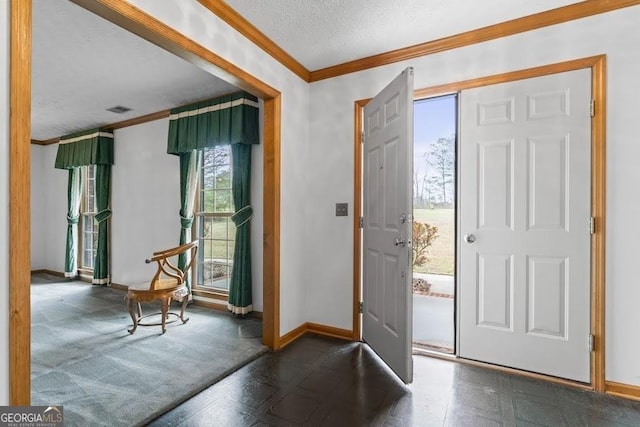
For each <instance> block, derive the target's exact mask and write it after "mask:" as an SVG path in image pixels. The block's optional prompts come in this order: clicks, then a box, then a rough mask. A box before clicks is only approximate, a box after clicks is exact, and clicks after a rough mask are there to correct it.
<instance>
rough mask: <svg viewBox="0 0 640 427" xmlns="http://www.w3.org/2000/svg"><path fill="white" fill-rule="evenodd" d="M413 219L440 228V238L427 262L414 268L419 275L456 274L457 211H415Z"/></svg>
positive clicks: (429, 253)
mask: <svg viewBox="0 0 640 427" xmlns="http://www.w3.org/2000/svg"><path fill="white" fill-rule="evenodd" d="M413 219H414V220H416V221H418V222H422V223H427V224H429V225H435V226H436V227H438V237H437V238H436V239H435V240H434V242H433V245H432V246H431V247H430V248H429V249H428V250H427V262H425V263H424V265H422V266H420V267H414V268H413V271H414V272H417V273H429V274H445V275H453V274H454V265H455V264H454V262H455V244H454V242H455V240H454V239H455V211H454V210H453V209H438V208H436V209H414V210H413Z"/></svg>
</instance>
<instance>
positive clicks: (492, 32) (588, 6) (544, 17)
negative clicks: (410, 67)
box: [309, 0, 640, 82]
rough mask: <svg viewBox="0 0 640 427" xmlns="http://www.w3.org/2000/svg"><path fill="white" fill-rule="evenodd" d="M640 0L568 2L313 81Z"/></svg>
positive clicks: (333, 70) (322, 73)
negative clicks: (564, 4)
mask: <svg viewBox="0 0 640 427" xmlns="http://www.w3.org/2000/svg"><path fill="white" fill-rule="evenodd" d="M638 4H640V0H589V1H581V2H578V3H574V4H570V5H568V6H563V7H559V8H556V9H551V10H548V11H544V12H540V13H536V14H533V15H528V16H525V17H522V18H518V19H512V20H510V21H505V22H501V23H498V24H495V25H490V26H488V27H483V28H479V29H476V30H471V31H466V32H464V33H460V34H456V35H453V36H448V37H443V38H441V39H437V40H432V41H428V42H425V43H420V44H416V45H413V46H409V47H405V48H402V49H396V50H391V51H388V52H384V53H380V54H377V55H372V56H369V57H366V58H361V59H356V60H353V61H349V62H345V63H343V64H338V65H333V66H331V67H326V68H322V69H320V70H315V71H312V72H311V74H310V77H309V82H317V81H319V80H324V79H330V78H333V77H337V76H341V75H344V74H350V73H355V72H357V71H363V70H367V69H369V68H375V67H380V66H382V65H388V64H393V63H395V62H400V61H405V60H407V59H413V58H418V57H421V56H426V55H431V54H434V53H438V52H444V51H447V50H452V49H458V48H460V47H464V46H469V45H472V44H476V43H481V42H486V41H489V40H494V39H498V38H502V37H508V36H512V35H514V34H519V33H524V32H526V31H532V30H537V29H539V28H544V27H548V26H551V25H556V24H561V23H563V22H568V21H572V20H575V19H581V18H586V17H588V16H592V15H597V14H600V13H606V12H611V11H613V10H616V9H622V8H625V7H630V6H635V5H638Z"/></svg>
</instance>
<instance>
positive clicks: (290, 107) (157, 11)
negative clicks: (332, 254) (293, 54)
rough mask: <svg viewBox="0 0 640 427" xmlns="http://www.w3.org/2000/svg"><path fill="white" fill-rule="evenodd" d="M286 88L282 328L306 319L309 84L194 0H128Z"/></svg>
mask: <svg viewBox="0 0 640 427" xmlns="http://www.w3.org/2000/svg"><path fill="white" fill-rule="evenodd" d="M128 1H129V2H130V3H131V4H133V5H135V6H136V7H138V8H140V9H142V10H144V11H145V12H147V13H149V14H150V15H152V16H154V17H155V18H157V19H159V20H160V21H162V22H164V23H165V24H167V25H168V26H170V27H173V28H174V29H176V30H177V31H180V32H181V33H183V34H184V35H186V36H187V37H190V38H191V39H193V40H194V41H196V42H197V43H199V44H201V45H203V46H205V47H206V48H207V49H209V50H211V51H212V52H215V53H216V54H217V55H220V56H221V57H223V58H225V59H226V60H228V61H230V62H232V63H234V64H235V65H237V66H238V67H240V68H241V69H243V70H245V71H247V72H249V73H250V74H252V75H253V76H255V77H256V78H258V79H260V80H262V81H263V82H265V83H267V84H269V85H270V86H272V87H274V88H276V89H277V90H279V91H280V92H281V93H282V118H283V119H282V141H281V163H282V170H281V189H280V194H281V202H280V207H281V217H280V218H281V222H280V232H281V234H280V332H281V334H285V333H287V332H289V331H290V330H292V329H294V328H296V327H298V326H299V325H301V324H302V323H304V322H306V321H307V313H306V312H305V301H306V289H307V286H306V282H307V281H308V268H307V265H308V259H309V258H308V252H309V249H310V245H309V243H308V242H307V239H306V224H307V222H306V217H307V202H306V201H307V199H308V198H307V182H308V180H309V179H310V174H309V161H310V159H309V148H308V147H309V144H308V139H309V86H308V84H307V83H306V82H304V81H303V80H301V79H300V78H299V77H298V76H296V75H295V74H293V73H292V72H291V71H289V70H288V69H286V68H285V67H284V66H282V65H281V64H280V63H279V62H277V61H275V60H274V59H273V58H271V57H270V56H269V55H267V54H266V53H264V52H263V51H262V50H261V49H259V48H258V47H256V46H255V45H254V44H253V43H251V42H250V41H248V40H247V39H246V38H245V37H244V36H242V35H240V34H239V33H238V32H237V31H236V30H234V29H233V28H231V27H230V26H229V25H227V24H226V23H225V22H224V21H222V20H221V19H220V18H218V17H217V16H215V15H214V14H212V13H211V12H210V11H209V10H207V9H206V8H205V7H204V6H202V5H200V4H199V3H198V2H197V1H196V0H181V1H180V2H167V1H164V2H159V1H156V0H128Z"/></svg>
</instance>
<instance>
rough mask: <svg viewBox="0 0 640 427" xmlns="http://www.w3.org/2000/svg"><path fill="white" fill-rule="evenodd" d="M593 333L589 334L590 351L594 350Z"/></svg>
mask: <svg viewBox="0 0 640 427" xmlns="http://www.w3.org/2000/svg"><path fill="white" fill-rule="evenodd" d="M593 340H594V338H593V334H589V351H593Z"/></svg>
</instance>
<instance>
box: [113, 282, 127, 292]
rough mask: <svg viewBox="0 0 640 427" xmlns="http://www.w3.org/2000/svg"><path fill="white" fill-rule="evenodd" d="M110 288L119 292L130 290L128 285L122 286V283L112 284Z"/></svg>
mask: <svg viewBox="0 0 640 427" xmlns="http://www.w3.org/2000/svg"><path fill="white" fill-rule="evenodd" d="M109 286H110V287H111V288H112V289H115V290H117V291H128V290H129V287H128V286H127V285H122V284H120V283H114V282H111V284H110V285H109Z"/></svg>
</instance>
